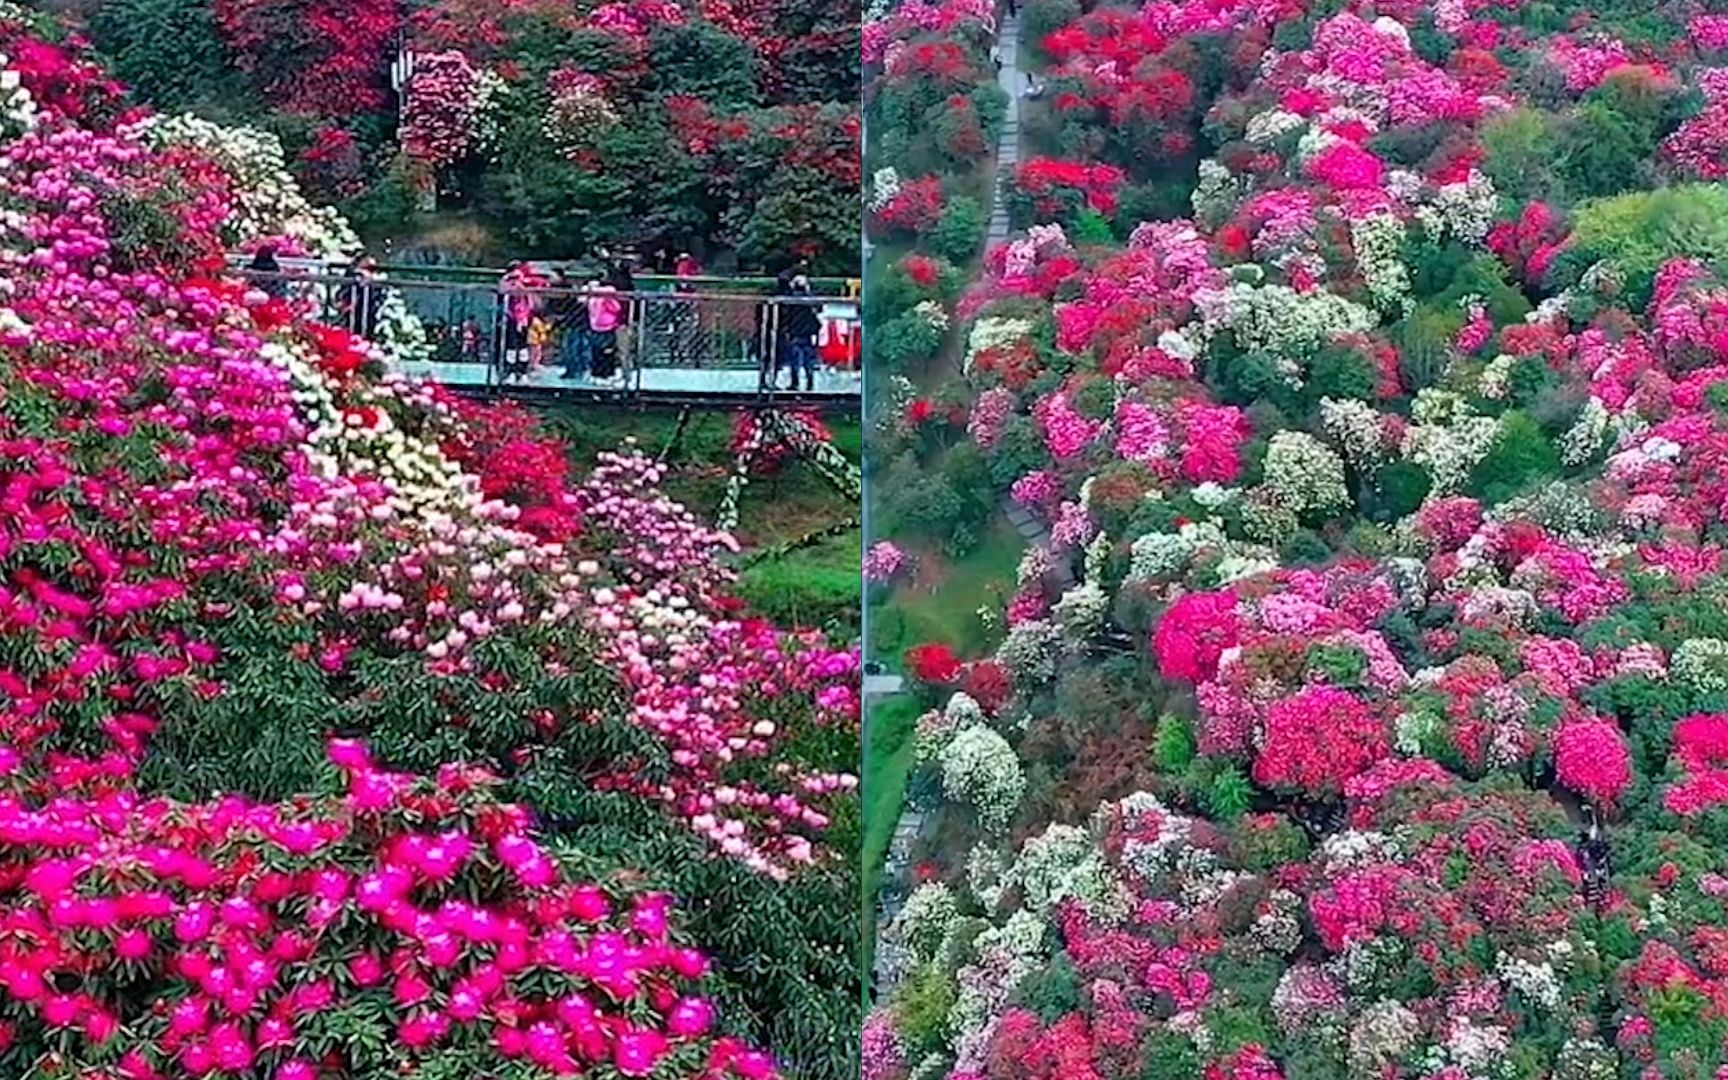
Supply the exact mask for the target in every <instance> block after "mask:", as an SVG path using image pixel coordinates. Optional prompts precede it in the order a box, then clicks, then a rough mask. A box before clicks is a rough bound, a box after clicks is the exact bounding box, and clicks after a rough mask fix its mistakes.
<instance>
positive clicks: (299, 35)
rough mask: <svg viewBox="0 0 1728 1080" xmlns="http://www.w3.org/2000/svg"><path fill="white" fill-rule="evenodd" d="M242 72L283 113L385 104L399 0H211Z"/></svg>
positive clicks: (347, 113) (344, 113) (376, 108)
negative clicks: (285, 110) (246, 74)
mask: <svg viewBox="0 0 1728 1080" xmlns="http://www.w3.org/2000/svg"><path fill="white" fill-rule="evenodd" d="M215 5H216V19H217V25H218V26H219V27H220V28H221V31H222V36H223V39H224V40H225V41H226V42H227V43H228V47H229V48H230V49H232V50H233V51H234V55H235V57H236V60H237V62H238V63H239V65H240V67H241V69H242V70H243V71H246V72H247V73H248V74H250V75H251V76H252V78H253V80H254V81H255V82H256V83H257V85H258V88H259V90H260V91H262V92H263V94H264V95H265V96H266V97H268V98H269V99H270V100H271V101H273V102H275V103H277V104H278V105H280V106H281V107H282V108H284V109H287V110H288V111H289V112H296V113H306V114H309V115H312V116H321V117H329V118H333V119H345V118H348V117H353V116H360V115H363V114H366V113H375V112H380V111H382V110H383V109H384V107H385V105H387V104H388V103H389V93H390V79H389V68H390V61H391V59H392V58H393V55H394V50H395V47H396V37H397V34H398V33H399V32H400V31H401V29H402V25H403V23H402V20H403V5H402V4H401V2H400V0H356V2H349V0H215Z"/></svg>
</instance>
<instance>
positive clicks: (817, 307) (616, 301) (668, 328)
mask: <svg viewBox="0 0 1728 1080" xmlns="http://www.w3.org/2000/svg"><path fill="white" fill-rule="evenodd" d="M238 272H239V273H240V274H241V275H242V276H244V277H245V278H247V279H248V280H250V281H251V282H253V283H254V284H256V285H258V286H259V287H260V288H263V289H265V291H267V292H271V293H273V294H275V295H278V296H282V297H284V298H287V299H290V300H292V301H293V302H295V303H297V304H300V305H303V306H305V307H306V308H307V310H308V311H309V313H310V314H311V315H312V316H313V317H315V318H317V319H319V320H320V321H323V322H326V323H329V324H332V325H337V326H343V327H346V328H347V329H350V330H352V331H354V332H355V333H358V334H360V335H362V336H365V337H368V338H374V339H376V338H380V337H383V338H387V337H388V326H386V325H385V324H386V323H388V321H389V317H390V315H391V312H392V311H393V310H394V309H395V308H396V302H398V301H399V302H400V304H401V306H402V307H405V308H406V310H407V311H408V312H410V313H412V314H413V315H414V316H416V317H417V318H418V319H419V321H420V323H421V326H422V327H423V328H424V330H425V333H426V337H427V340H428V342H429V344H430V345H431V349H432V354H431V357H430V364H429V365H428V366H427V367H426V368H425V369H419V370H423V371H424V373H426V374H428V375H430V376H431V377H433V378H438V379H440V380H442V381H446V382H453V383H468V384H469V385H473V384H474V379H473V377H472V376H473V372H474V369H475V367H476V366H481V365H483V367H484V375H483V378H482V379H481V380H480V381H481V384H482V385H484V386H485V387H486V388H488V389H500V388H506V387H511V386H514V385H529V384H530V383H532V385H534V386H537V387H539V388H542V389H571V390H580V391H583V392H588V393H602V394H614V395H617V394H622V395H636V394H640V393H642V392H644V391H645V390H647V391H654V390H656V389H658V388H661V387H664V386H667V385H676V386H687V387H689V388H690V389H689V390H688V392H690V393H700V390H699V386H698V384H699V383H700V381H701V380H693V379H690V378H688V377H685V378H683V379H680V378H679V376H678V375H677V374H676V373H680V372H682V373H689V372H734V373H746V372H748V373H754V376H755V377H754V379H753V380H752V379H740V378H737V377H731V378H728V379H726V380H724V381H725V383H726V385H727V386H728V387H731V389H729V390H726V391H724V392H726V393H732V394H735V393H738V392H740V391H742V392H754V393H758V394H764V395H766V394H783V393H787V392H789V391H791V390H793V389H797V390H798V391H799V392H804V393H814V392H817V384H818V382H819V381H820V382H821V384H822V390H821V392H822V393H825V394H835V393H840V394H857V393H859V392H860V388H859V386H858V385H857V380H856V379H847V380H836V379H834V378H833V376H832V374H831V373H833V372H837V371H839V372H847V373H855V372H856V371H857V360H856V357H857V345H856V341H857V338H856V335H857V326H858V301H857V300H856V299H852V298H848V297H835V296H802V295H800V296H770V295H763V294H752V293H745V292H718V291H701V290H692V291H678V292H656V291H643V290H641V289H638V290H636V291H632V292H629V293H620V292H614V291H611V290H606V289H599V288H595V287H593V286H588V285H584V286H579V287H565V288H552V287H524V286H506V285H502V284H499V283H493V284H483V283H475V282H456V281H437V280H428V279H404V278H398V277H394V276H388V275H378V276H371V277H367V276H352V275H336V274H328V273H316V272H310V271H297V270H295V269H292V268H287V269H284V270H282V271H280V272H276V273H263V272H258V271H254V270H251V269H247V268H240V269H239V271H238ZM680 284H681V285H683V286H684V288H685V289H691V286H690V283H689V282H688V280H686V281H685V282H681V283H680ZM608 309H611V310H608ZM614 313H615V315H616V318H617V325H616V326H615V327H612V328H610V329H605V328H601V329H596V325H595V323H596V322H598V323H601V324H603V323H606V322H608V321H609V318H608V317H609V316H610V315H612V314H614ZM591 319H592V320H595V321H591ZM825 337H826V338H829V339H830V342H829V345H830V347H828V348H824V347H823V340H824V338H825ZM835 339H843V340H844V341H845V342H846V347H845V348H844V349H843V350H837V349H835V348H834V347H832V346H833V340H835ZM441 366H442V367H444V370H443V371H442V372H441V371H440V370H439V368H440V367H441ZM548 371H552V372H556V374H555V375H552V376H548V375H547V374H545V372H548ZM536 372H539V373H541V374H538V375H537V374H536ZM820 373H830V374H827V375H824V376H823V377H822V378H821V379H820V380H819V379H818V375H819V374H820ZM645 374H648V375H649V376H650V378H649V379H648V380H647V381H646V382H645V380H644V375H645ZM566 376H568V377H566Z"/></svg>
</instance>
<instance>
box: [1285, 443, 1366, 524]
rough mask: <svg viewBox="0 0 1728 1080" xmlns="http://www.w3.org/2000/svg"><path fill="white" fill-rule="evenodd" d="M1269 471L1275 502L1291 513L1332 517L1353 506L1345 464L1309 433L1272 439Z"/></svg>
mask: <svg viewBox="0 0 1728 1080" xmlns="http://www.w3.org/2000/svg"><path fill="white" fill-rule="evenodd" d="M1265 471H1266V487H1267V488H1268V489H1270V491H1271V494H1272V498H1273V500H1274V501H1276V502H1277V504H1278V505H1279V506H1282V507H1283V508H1285V509H1286V510H1289V511H1290V512H1291V513H1294V514H1304V513H1308V512H1310V511H1313V512H1318V513H1329V512H1332V511H1335V510H1342V509H1345V508H1346V507H1348V506H1349V505H1350V489H1349V488H1348V487H1347V486H1346V485H1345V482H1344V460H1343V459H1342V458H1340V457H1339V456H1338V455H1337V454H1336V453H1334V452H1333V451H1332V450H1331V449H1330V448H1329V447H1327V446H1326V444H1324V443H1322V442H1321V441H1320V440H1318V439H1316V438H1315V437H1314V436H1312V435H1309V434H1308V433H1307V432H1303V431H1280V432H1279V433H1278V434H1276V435H1274V436H1272V442H1271V444H1270V445H1269V446H1267V448H1266V469H1265Z"/></svg>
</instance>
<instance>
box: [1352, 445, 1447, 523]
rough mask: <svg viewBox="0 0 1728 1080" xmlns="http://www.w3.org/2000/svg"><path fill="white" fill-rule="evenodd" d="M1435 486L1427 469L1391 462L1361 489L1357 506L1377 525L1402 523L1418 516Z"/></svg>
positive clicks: (1406, 462) (1410, 463)
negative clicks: (1414, 514) (1418, 511)
mask: <svg viewBox="0 0 1728 1080" xmlns="http://www.w3.org/2000/svg"><path fill="white" fill-rule="evenodd" d="M1432 486H1433V481H1432V479H1431V478H1430V477H1429V475H1428V470H1427V469H1424V468H1423V467H1422V466H1420V465H1418V464H1416V463H1415V462H1414V461H1406V460H1402V459H1400V460H1398V461H1392V462H1388V463H1387V464H1386V465H1385V466H1384V467H1383V468H1381V469H1380V470H1379V471H1378V472H1376V473H1375V474H1374V476H1373V478H1372V479H1371V481H1370V482H1369V483H1367V484H1365V485H1362V490H1361V491H1360V497H1359V499H1358V503H1359V504H1360V506H1361V508H1362V513H1363V515H1364V516H1365V517H1368V518H1370V519H1372V520H1374V521H1384V522H1393V521H1399V520H1402V519H1403V518H1404V517H1406V516H1408V515H1410V514H1413V513H1415V512H1416V509H1417V508H1418V507H1420V506H1421V505H1422V500H1424V499H1426V498H1427V497H1428V491H1429V489H1430V488H1431V487H1432Z"/></svg>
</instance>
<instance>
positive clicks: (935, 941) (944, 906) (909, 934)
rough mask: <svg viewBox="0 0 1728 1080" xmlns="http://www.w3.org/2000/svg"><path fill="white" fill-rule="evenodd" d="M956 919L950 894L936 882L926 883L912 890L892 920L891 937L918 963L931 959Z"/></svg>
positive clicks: (957, 909) (957, 907) (955, 904)
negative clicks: (892, 929) (892, 934)
mask: <svg viewBox="0 0 1728 1080" xmlns="http://www.w3.org/2000/svg"><path fill="white" fill-rule="evenodd" d="M959 918H960V902H959V900H957V899H956V898H955V896H954V890H952V889H950V888H949V887H948V886H947V885H945V884H943V883H942V882H940V881H927V882H925V883H924V884H922V885H920V886H918V887H917V888H916V889H913V890H912V895H911V896H908V897H907V898H906V906H905V907H903V908H901V909H900V914H899V915H898V916H896V917H895V919H894V935H895V937H897V938H898V939H899V940H900V941H901V942H902V943H903V944H904V945H905V946H906V947H907V948H908V949H910V950H911V951H912V955H913V956H916V957H917V958H918V959H919V960H920V961H923V962H926V963H927V962H929V961H930V960H933V959H935V957H936V951H937V950H938V949H940V948H941V947H942V941H943V939H944V938H946V937H947V936H948V931H949V930H950V929H952V928H953V926H954V924H955V922H957V921H959Z"/></svg>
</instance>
